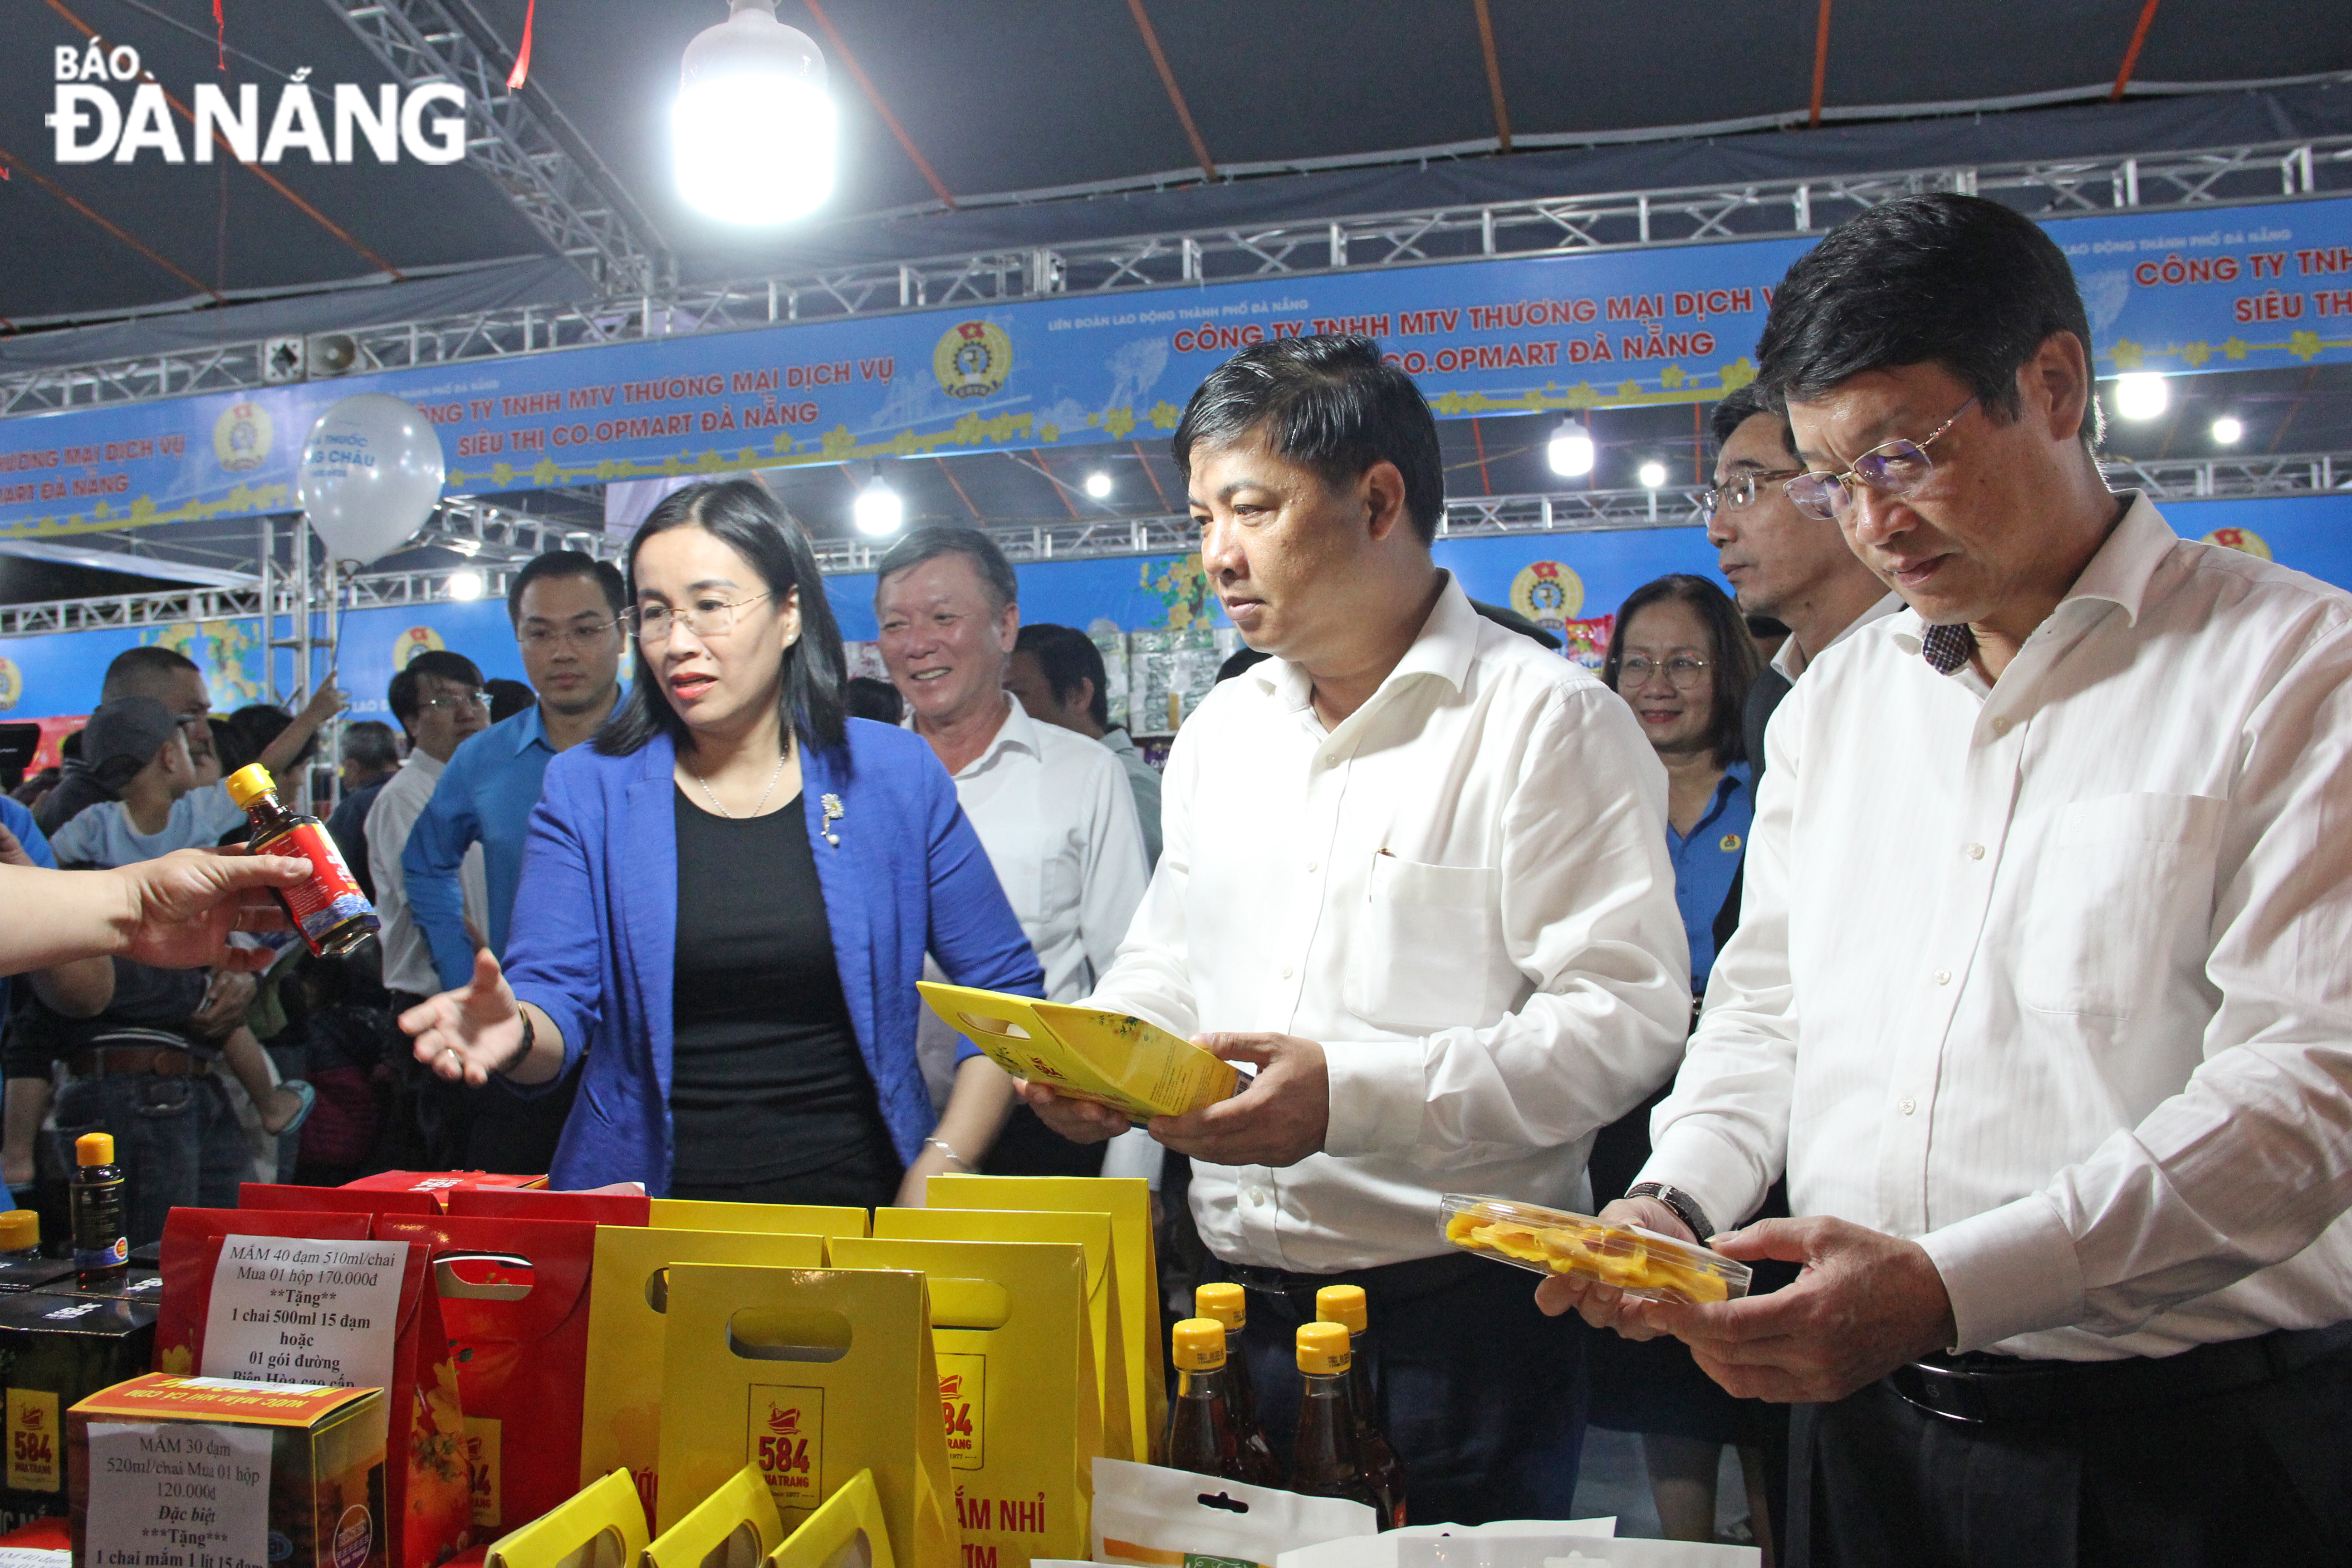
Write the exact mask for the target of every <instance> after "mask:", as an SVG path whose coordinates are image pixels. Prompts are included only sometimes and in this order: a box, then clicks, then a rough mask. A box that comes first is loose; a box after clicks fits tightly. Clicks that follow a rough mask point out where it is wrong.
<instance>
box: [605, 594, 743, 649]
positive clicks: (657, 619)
mask: <svg viewBox="0 0 2352 1568" xmlns="http://www.w3.org/2000/svg"><path fill="white" fill-rule="evenodd" d="M772 596H773V595H768V594H754V595H751V597H750V598H748V599H697V600H696V601H695V602H694V605H693V607H692V608H690V609H684V610H675V609H672V608H671V607H670V606H669V605H638V606H637V607H636V608H635V609H633V610H624V611H622V612H621V624H622V625H623V626H627V627H628V628H630V629H631V630H632V631H634V632H635V633H636V634H637V640H638V641H639V642H667V641H668V640H669V634H670V628H671V627H673V626H684V627H685V628H686V629H687V630H688V631H690V632H692V633H693V634H694V635H695V636H696V637H703V638H709V637H725V636H726V635H727V634H728V633H729V632H731V631H733V630H734V629H735V612H736V611H738V610H740V609H741V608H742V607H743V606H744V605H756V604H758V603H759V602H760V601H761V600H762V599H765V598H770V597H772Z"/></svg>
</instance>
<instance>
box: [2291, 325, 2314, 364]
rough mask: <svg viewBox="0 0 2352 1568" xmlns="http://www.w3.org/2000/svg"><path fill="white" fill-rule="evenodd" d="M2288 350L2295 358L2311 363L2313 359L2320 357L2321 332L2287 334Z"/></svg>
mask: <svg viewBox="0 0 2352 1568" xmlns="http://www.w3.org/2000/svg"><path fill="white" fill-rule="evenodd" d="M2286 352H2287V353H2291V354H2293V355H2294V357H2295V358H2297V359H2299V360H2301V361H2303V362H2304V363H2305V364H2308V363H2311V362H2312V361H2313V360H2315V359H2317V358H2318V357H2319V334H2318V333H2317V332H2289V333H2288V334H2287V335H2286Z"/></svg>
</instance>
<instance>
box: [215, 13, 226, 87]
mask: <svg viewBox="0 0 2352 1568" xmlns="http://www.w3.org/2000/svg"><path fill="white" fill-rule="evenodd" d="M213 59H214V61H215V63H216V64H217V65H218V66H219V67H220V68H221V69H222V70H224V71H226V69H228V23H227V22H226V20H224V19H223V17H222V16H221V0H213Z"/></svg>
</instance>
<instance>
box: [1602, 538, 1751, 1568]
mask: <svg viewBox="0 0 2352 1568" xmlns="http://www.w3.org/2000/svg"><path fill="white" fill-rule="evenodd" d="M1756 672H1757V659H1756V646H1755V644H1754V643H1753V642H1752V641H1750V640H1749V637H1748V627H1747V625H1746V623H1745V622H1743V621H1742V620H1741V618H1740V616H1739V611H1738V607H1737V606H1736V605H1733V604H1732V602H1731V598H1730V596H1729V595H1727V594H1725V593H1724V591H1723V590H1722V589H1721V588H1718V587H1717V586H1716V585H1715V584H1713V583H1711V582H1709V581H1708V580H1707V579H1706V578H1704V577H1694V576H1691V575H1688V574H1684V573H1675V574H1673V575H1671V576H1665V577H1661V578H1658V579H1657V580H1656V581H1655V582H1652V583H1645V584H1643V585H1642V586H1641V587H1639V588H1636V589H1634V590H1633V593H1632V594H1630V595H1627V596H1626V599H1625V602H1624V603H1623V604H1622V605H1619V606H1618V608H1617V622H1616V626H1615V629H1614V630H1613V631H1612V633H1611V635H1610V638H1609V654H1608V657H1607V658H1606V660H1605V661H1604V662H1603V663H1602V665H1601V679H1602V680H1603V681H1605V682H1606V683H1607V684H1608V685H1609V687H1610V689H1612V690H1614V691H1615V692H1616V693H1617V694H1618V695H1619V696H1620V697H1622V698H1623V699H1624V700H1625V701H1626V702H1627V704H1628V705H1630V706H1631V707H1632V708H1633V716H1634V717H1635V718H1637V719H1639V720H1640V721H1642V732H1643V734H1644V735H1647V736H1648V737H1649V738H1650V744H1651V745H1652V746H1653V747H1654V748H1655V749H1656V751H1657V753H1658V760H1659V761H1660V762H1662V763H1664V764H1665V767H1666V852H1667V855H1668V858H1671V859H1672V860H1673V861H1674V865H1675V902H1676V903H1677V904H1679V905H1680V906H1681V909H1682V916H1683V931H1684V932H1685V935H1687V936H1688V938H1689V939H1690V961H1691V995H1692V997H1693V998H1694V999H1696V998H1698V997H1701V996H1703V995H1704V994H1706V977H1707V972H1708V971H1709V970H1710V969H1712V968H1713V967H1714V966H1715V922H1716V916H1717V914H1718V913H1719V912H1721V910H1722V909H1723V905H1724V900H1726V899H1727V897H1730V896H1731V892H1732V889H1733V886H1734V879H1735V877H1736V875H1737V873H1738V869H1739V863H1740V854H1741V851H1742V850H1743V849H1744V848H1745V847H1746V846H1747V842H1748V823H1749V822H1750V821H1751V820H1752V819H1753V818H1754V816H1755V815H1756V798H1755V790H1754V786H1753V784H1752V782H1751V774H1750V772H1749V767H1748V751H1747V746H1746V743H1745V742H1743V741H1742V739H1741V734H1740V728H1741V726H1740V716H1741V713H1742V711H1743V710H1745V708H1746V706H1747V702H1748V687H1749V685H1750V684H1752V683H1753V682H1754V680H1755V679H1756ZM1669 1087H1671V1085H1670V1084H1660V1085H1659V1086H1658V1089H1657V1092H1656V1093H1655V1094H1653V1095H1652V1096H1651V1097H1650V1098H1649V1099H1648V1100H1646V1101H1644V1102H1643V1104H1642V1105H1641V1106H1640V1107H1639V1108H1638V1109H1636V1110H1634V1111H1633V1113H1632V1114H1631V1115H1629V1116H1626V1117H1624V1118H1623V1119H1622V1120H1620V1121H1617V1122H1616V1123H1614V1124H1613V1125H1612V1126H1609V1127H1606V1128H1603V1129H1602V1130H1601V1134H1600V1136H1599V1137H1598V1138H1597V1139H1595V1140H1594V1142H1593V1147H1592V1155H1591V1162H1590V1164H1589V1166H1588V1169H1589V1171H1590V1173H1591V1179H1592V1195H1593V1202H1594V1203H1595V1204H1596V1205H1605V1204H1607V1203H1609V1202H1611V1201H1612V1200H1614V1199H1616V1198H1618V1197H1621V1196H1622V1195H1623V1194H1624V1192H1625V1188H1626V1184H1628V1183H1630V1182H1632V1181H1633V1178H1634V1176H1635V1175H1636V1174H1637V1173H1639V1172H1640V1171H1641V1169H1642V1166H1643V1163H1644V1162H1645V1161H1647V1159H1648V1158H1649V1154H1650V1136H1649V1132H1650V1112H1651V1110H1653V1109H1654V1107H1655V1106H1656V1105H1657V1103H1658V1101H1659V1100H1662V1099H1664V1097H1665V1092H1666V1089H1668V1088H1669ZM1590 1355H1591V1362H1590V1365H1591V1379H1592V1383H1591V1411H1590V1415H1589V1417H1588V1418H1589V1420H1590V1422H1591V1425H1592V1426H1604V1427H1608V1428H1610V1429H1612V1430H1614V1431H1621V1432H1638V1433H1640V1434H1641V1435H1642V1449H1643V1459H1644V1461H1645V1463H1646V1466H1647V1468H1648V1470H1649V1475H1650V1493H1651V1497H1652V1499H1653V1500H1654V1502H1655V1503H1656V1505H1657V1510H1658V1521H1659V1524H1660V1526H1661V1527H1662V1528H1663V1529H1664V1532H1665V1534H1666V1536H1667V1537H1668V1538H1669V1539H1671V1540H1677V1541H1713V1540H1715V1539H1716V1532H1715V1525H1716V1477H1717V1470H1718V1468H1719V1467H1720V1465H1721V1462H1722V1456H1723V1449H1724V1447H1725V1445H1727V1444H1729V1445H1731V1446H1733V1447H1737V1448H1738V1450H1739V1456H1740V1462H1741V1468H1742V1470H1743V1472H1744V1473H1745V1476H1746V1479H1747V1480H1748V1498H1749V1518H1750V1521H1751V1529H1752V1532H1753V1536H1754V1538H1756V1539H1757V1540H1759V1542H1761V1539H1762V1537H1763V1536H1764V1535H1765V1533H1766V1531H1765V1530H1764V1528H1763V1525H1764V1521H1765V1520H1766V1519H1767V1517H1768V1516H1769V1503H1768V1502H1767V1499H1769V1497H1771V1496H1774V1495H1777V1490H1778V1489H1777V1487H1776V1485H1775V1484H1774V1482H1775V1478H1773V1477H1771V1476H1769V1474H1768V1467H1767V1463H1766V1454H1767V1453H1768V1451H1769V1450H1770V1447H1771V1443H1770V1438H1771V1434H1770V1428H1769V1424H1770V1423H1771V1422H1772V1421H1773V1420H1774V1419H1776V1418H1778V1411H1777V1409H1775V1408H1774V1407H1769V1406H1763V1405H1757V1404H1756V1403H1755V1402H1754V1401H1748V1400H1738V1399H1734V1398H1733V1397H1732V1396H1731V1395H1730V1394H1726V1393H1725V1392H1724V1391H1723V1390H1722V1389H1720V1388H1718V1387H1717V1386H1716V1384H1713V1383H1712V1382H1710V1381H1708V1379H1707V1377H1706V1374H1705V1373H1702V1372H1700V1371H1699V1369H1698V1365H1697V1363H1696V1362H1694V1361H1692V1360H1691V1356H1690V1352H1689V1351H1688V1350H1687V1349H1685V1347H1684V1345H1683V1343H1682V1342H1681V1341H1679V1340H1675V1339H1657V1340H1652V1341H1647V1342H1634V1341H1632V1340H1624V1339H1620V1338H1618V1337H1617V1336H1616V1335H1614V1334H1595V1335H1593V1336H1592V1338H1591V1351H1590ZM1774 1457H1775V1458H1778V1455H1777V1454H1776V1455H1775V1456H1774ZM1768 1561H1769V1558H1768Z"/></svg>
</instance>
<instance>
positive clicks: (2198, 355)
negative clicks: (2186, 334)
mask: <svg viewBox="0 0 2352 1568" xmlns="http://www.w3.org/2000/svg"><path fill="white" fill-rule="evenodd" d="M2180 357H2181V358H2182V359H2184V360H2187V361H2188V362H2189V369H2191V370H2195V369H2196V368H2197V367H2198V366H2199V365H2200V364H2203V363H2205V362H2206V361H2207V360H2209V359H2211V358H2212V357H2213V345H2212V344H2211V343H2183V344H2181V345H2180Z"/></svg>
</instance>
